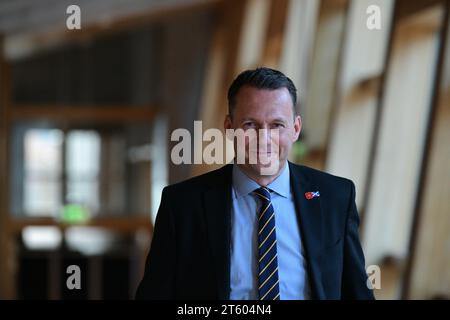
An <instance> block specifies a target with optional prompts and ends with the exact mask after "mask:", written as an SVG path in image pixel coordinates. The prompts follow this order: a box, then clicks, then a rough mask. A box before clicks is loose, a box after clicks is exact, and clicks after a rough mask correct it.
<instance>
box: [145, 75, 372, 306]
mask: <svg viewBox="0 0 450 320" xmlns="http://www.w3.org/2000/svg"><path fill="white" fill-rule="evenodd" d="M296 103H297V93H296V88H295V86H294V84H293V83H292V81H291V80H290V79H289V78H288V77H286V76H285V75H284V74H283V73H281V72H279V71H277V70H273V69H269V68H258V69H255V70H247V71H244V72H242V73H241V74H240V75H239V76H238V77H237V78H236V79H235V80H234V81H233V83H232V84H231V86H230V89H229V91H228V105H229V113H228V115H227V117H226V119H225V124H224V127H225V129H234V130H239V129H241V130H243V131H244V132H245V133H252V132H253V133H255V134H254V135H248V137H251V136H253V137H255V139H256V141H252V139H251V138H248V137H247V138H246V139H244V140H243V141H244V143H243V146H240V145H238V143H237V141H235V150H236V153H237V154H239V152H244V153H245V157H244V159H245V161H243V162H242V163H241V162H240V161H236V160H235V161H234V163H232V164H228V165H225V166H224V167H222V168H221V169H218V170H215V171H212V172H210V173H207V174H205V175H202V176H199V177H195V178H192V179H190V180H187V181H184V182H181V183H178V184H175V185H172V186H169V187H166V188H165V189H164V191H163V194H162V199H161V205H160V208H159V211H158V215H157V219H156V224H155V233H154V237H153V240H152V245H151V248H150V253H149V255H148V258H147V263H146V269H145V274H144V278H143V279H142V282H141V284H140V285H139V288H138V291H137V294H136V297H137V298H143V299H222V300H226V299H239V300H241V299H252V300H256V299H259V300H278V299H286V300H291V299H295V300H297V299H373V293H372V291H371V290H370V289H369V288H368V287H367V274H366V272H365V266H364V255H363V252H362V249H361V245H360V241H359V236H358V226H359V218H358V212H357V210H356V205H355V187H354V184H353V183H352V182H351V181H350V180H347V179H344V178H339V177H335V176H332V175H329V174H327V173H324V172H320V171H317V170H314V169H311V168H307V167H304V166H299V165H295V164H292V163H290V162H288V160H287V158H288V155H289V152H290V150H291V148H292V145H293V143H294V142H295V141H296V140H297V139H298V137H299V134H300V131H301V126H302V124H301V118H300V116H298V115H297V114H296V111H295V105H296ZM252 159H256V161H251V160H252Z"/></svg>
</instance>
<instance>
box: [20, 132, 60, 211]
mask: <svg viewBox="0 0 450 320" xmlns="http://www.w3.org/2000/svg"><path fill="white" fill-rule="evenodd" d="M62 141H63V133H62V132H61V131H60V130H56V129H30V130H27V131H26V132H25V141H24V154H25V162H24V167H25V181H24V210H25V213H27V214H29V215H33V216H36V215H44V216H49V215H50V216H56V215H57V210H58V208H59V206H60V204H61V197H60V182H59V181H58V178H59V176H60V174H61V169H62V164H61V159H62V156H61V146H62Z"/></svg>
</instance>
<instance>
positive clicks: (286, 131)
mask: <svg viewBox="0 0 450 320" xmlns="http://www.w3.org/2000/svg"><path fill="white" fill-rule="evenodd" d="M225 129H234V130H237V129H242V130H244V131H245V132H248V131H249V130H256V137H257V142H256V143H254V141H253V143H252V141H251V139H245V164H240V165H241V167H242V168H243V169H244V170H245V171H247V172H248V173H250V174H251V175H254V176H262V175H270V176H278V174H279V172H280V170H281V169H282V168H283V165H284V164H285V162H286V160H287V158H288V155H289V152H290V151H291V148H292V145H293V143H294V142H295V141H296V140H297V139H298V136H299V134H300V130H301V119H300V117H299V116H296V117H294V113H293V105H292V99H291V96H290V94H289V91H288V89H287V88H281V89H276V90H269V89H258V88H254V87H250V86H244V87H242V88H241V89H240V90H239V92H238V94H237V96H236V105H235V108H234V113H233V115H232V117H230V116H227V118H226V119H225ZM261 129H265V130H262V131H261ZM235 143H236V141H235ZM237 147H238V146H236V145H235V150H236V148H237ZM237 152H239V151H237ZM251 156H254V157H256V159H257V161H256V163H255V164H252V163H250V161H249V158H250V157H251ZM253 159H255V158H253ZM268 166H271V167H273V168H275V170H272V169H271V170H270V171H271V173H270V174H267V173H264V172H268V171H267V170H266V171H264V168H266V169H267V167H268Z"/></svg>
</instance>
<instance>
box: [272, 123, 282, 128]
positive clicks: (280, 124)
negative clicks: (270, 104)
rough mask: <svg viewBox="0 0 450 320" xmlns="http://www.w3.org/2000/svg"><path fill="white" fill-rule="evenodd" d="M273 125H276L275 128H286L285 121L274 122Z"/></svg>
mask: <svg viewBox="0 0 450 320" xmlns="http://www.w3.org/2000/svg"><path fill="white" fill-rule="evenodd" d="M273 127H274V128H284V127H285V125H284V123H274V124H273Z"/></svg>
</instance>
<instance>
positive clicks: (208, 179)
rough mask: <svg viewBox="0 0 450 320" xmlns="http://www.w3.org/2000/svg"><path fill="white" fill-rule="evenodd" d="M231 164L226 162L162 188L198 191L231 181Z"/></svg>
mask: <svg viewBox="0 0 450 320" xmlns="http://www.w3.org/2000/svg"><path fill="white" fill-rule="evenodd" d="M231 171H232V165H230V164H228V165H225V166H223V167H221V168H219V169H216V170H212V171H209V172H207V173H204V174H201V175H198V176H195V177H192V178H189V179H187V180H184V181H180V182H177V183H174V184H171V185H169V186H167V187H165V188H164V189H166V190H167V191H171V192H180V191H181V192H189V191H190V192H192V191H194V192H198V191H200V190H207V189H210V188H212V187H215V186H218V185H226V184H230V183H231Z"/></svg>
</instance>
